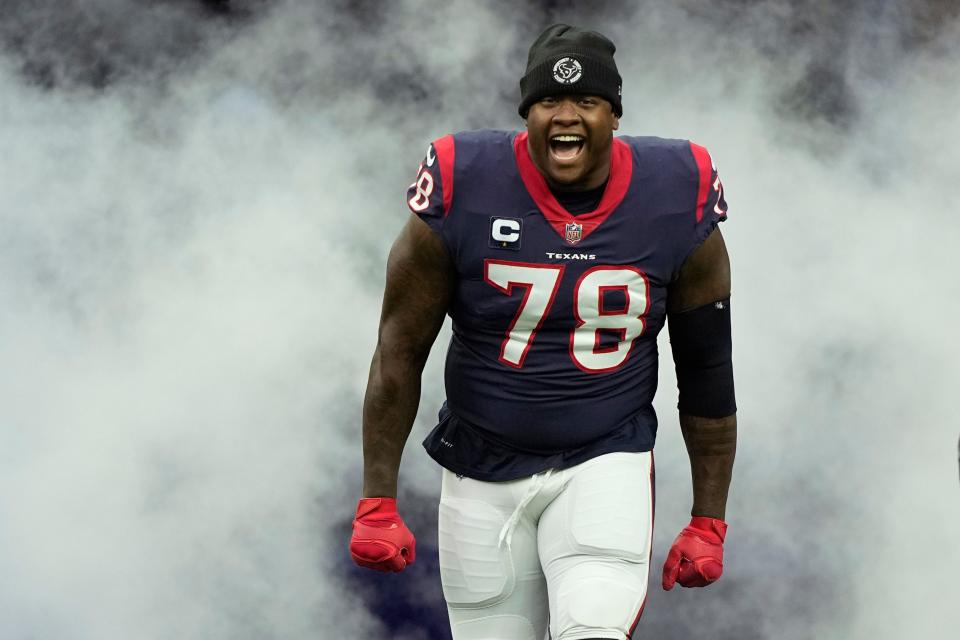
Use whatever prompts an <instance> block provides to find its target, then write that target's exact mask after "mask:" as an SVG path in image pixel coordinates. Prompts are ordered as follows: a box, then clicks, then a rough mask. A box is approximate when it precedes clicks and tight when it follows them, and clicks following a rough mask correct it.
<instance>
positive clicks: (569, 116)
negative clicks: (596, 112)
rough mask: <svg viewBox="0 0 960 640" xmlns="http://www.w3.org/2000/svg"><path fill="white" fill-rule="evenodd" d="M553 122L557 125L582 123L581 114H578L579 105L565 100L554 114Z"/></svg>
mask: <svg viewBox="0 0 960 640" xmlns="http://www.w3.org/2000/svg"><path fill="white" fill-rule="evenodd" d="M553 121H554V122H556V123H557V124H576V123H577V122H579V121H580V114H579V113H578V112H577V103H576V101H574V100H571V99H570V98H564V99H562V100H561V101H560V105H559V106H558V107H557V110H556V111H555V112H554V114H553Z"/></svg>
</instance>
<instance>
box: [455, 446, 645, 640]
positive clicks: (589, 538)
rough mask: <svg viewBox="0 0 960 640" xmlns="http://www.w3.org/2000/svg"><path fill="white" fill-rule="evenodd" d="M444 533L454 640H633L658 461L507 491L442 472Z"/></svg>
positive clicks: (617, 459) (572, 471)
mask: <svg viewBox="0 0 960 640" xmlns="http://www.w3.org/2000/svg"><path fill="white" fill-rule="evenodd" d="M439 524H440V539H439V546H440V576H441V580H442V583H443V595H444V597H445V598H446V601H447V611H448V612H449V614H450V628H451V630H452V632H453V639H454V640H544V639H545V638H547V637H549V638H552V639H553V640H583V639H585V638H615V639H617V640H626V639H628V638H630V634H631V633H632V631H633V628H634V627H635V626H636V623H637V621H638V620H639V617H640V613H641V611H642V609H643V604H644V602H645V600H646V594H647V576H648V574H649V571H650V547H651V541H652V535H653V454H652V453H651V452H649V451H648V452H643V453H610V454H606V455H602V456H599V457H596V458H593V459H591V460H588V461H587V462H584V463H582V464H580V465H577V466H575V467H571V468H569V469H564V470H562V471H555V470H553V469H550V470H548V471H544V472H542V473H538V474H536V475H535V476H532V477H529V478H523V479H520V480H512V481H509V482H481V481H479V480H471V479H470V478H460V477H458V476H457V475H456V474H454V473H452V472H450V471H448V470H446V469H444V471H443V489H442V492H441V498H440V518H439ZM548 621H549V632H550V635H549V636H547V635H546V634H547V627H548Z"/></svg>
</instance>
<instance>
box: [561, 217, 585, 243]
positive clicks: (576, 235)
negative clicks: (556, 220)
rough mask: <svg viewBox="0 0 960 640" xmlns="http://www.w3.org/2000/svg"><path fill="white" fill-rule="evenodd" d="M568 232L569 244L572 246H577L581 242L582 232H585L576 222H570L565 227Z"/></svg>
mask: <svg viewBox="0 0 960 640" xmlns="http://www.w3.org/2000/svg"><path fill="white" fill-rule="evenodd" d="M564 230H565V231H566V238H567V242H569V243H570V244H576V243H578V242H580V238H581V237H582V236H581V232H582V231H583V225H582V224H578V223H576V222H568V223H567V224H566V226H565V227H564Z"/></svg>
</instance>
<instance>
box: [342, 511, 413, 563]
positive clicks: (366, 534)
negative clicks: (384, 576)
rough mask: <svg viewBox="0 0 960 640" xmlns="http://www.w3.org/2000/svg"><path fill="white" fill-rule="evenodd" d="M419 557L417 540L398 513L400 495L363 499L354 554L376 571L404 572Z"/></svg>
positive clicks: (352, 545)
mask: <svg viewBox="0 0 960 640" xmlns="http://www.w3.org/2000/svg"><path fill="white" fill-rule="evenodd" d="M416 556H417V541H416V540H415V539H414V537H413V533H412V532H411V531H410V529H408V528H407V525H405V524H404V523H403V518H401V517H400V514H399V513H397V499H396V498H361V499H360V502H359V503H358V504H357V515H356V517H355V518H354V519H353V535H352V536H351V538H350V557H352V558H353V561H354V562H356V563H357V564H358V565H360V566H361V567H367V568H368V569H374V570H375V571H391V572H398V571H403V570H404V569H405V568H406V567H407V565H411V564H413V562H414V560H415V559H416Z"/></svg>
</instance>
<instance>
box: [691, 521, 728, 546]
mask: <svg viewBox="0 0 960 640" xmlns="http://www.w3.org/2000/svg"><path fill="white" fill-rule="evenodd" d="M687 530H688V531H692V532H694V533H696V534H697V535H698V536H700V537H701V538H703V540H704V541H705V542H710V543H712V544H723V539H724V538H726V537H727V523H726V522H724V521H723V520H720V519H719V518H708V517H706V516H693V517H692V518H690V524H688V525H687Z"/></svg>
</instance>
